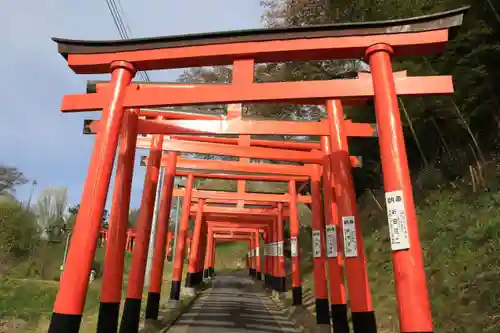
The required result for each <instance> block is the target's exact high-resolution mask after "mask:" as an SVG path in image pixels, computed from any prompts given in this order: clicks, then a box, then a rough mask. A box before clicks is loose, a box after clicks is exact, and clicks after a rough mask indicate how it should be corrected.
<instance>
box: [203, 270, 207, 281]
mask: <svg viewBox="0 0 500 333" xmlns="http://www.w3.org/2000/svg"><path fill="white" fill-rule="evenodd" d="M203 277H204V278H205V279H207V278H208V268H207V269H205V270H203Z"/></svg>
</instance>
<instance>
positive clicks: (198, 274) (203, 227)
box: [195, 219, 208, 285]
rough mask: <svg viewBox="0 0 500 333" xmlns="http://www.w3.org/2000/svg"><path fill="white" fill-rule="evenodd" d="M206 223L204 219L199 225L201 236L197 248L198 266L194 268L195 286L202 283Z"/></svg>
mask: <svg viewBox="0 0 500 333" xmlns="http://www.w3.org/2000/svg"><path fill="white" fill-rule="evenodd" d="M207 230H208V227H207V223H206V221H205V219H203V221H202V223H201V236H200V245H199V246H198V258H199V259H198V265H197V268H196V279H195V284H196V285H199V284H200V283H202V282H203V267H205V250H206V247H207Z"/></svg>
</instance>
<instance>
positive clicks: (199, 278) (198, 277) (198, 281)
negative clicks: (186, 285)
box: [195, 270, 203, 286]
mask: <svg viewBox="0 0 500 333" xmlns="http://www.w3.org/2000/svg"><path fill="white" fill-rule="evenodd" d="M202 282H203V270H201V271H199V272H196V280H195V285H197V286H198V285H200V284H201V283H202Z"/></svg>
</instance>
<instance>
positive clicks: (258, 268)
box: [254, 231, 262, 281]
mask: <svg viewBox="0 0 500 333" xmlns="http://www.w3.org/2000/svg"><path fill="white" fill-rule="evenodd" d="M260 251H261V250H260V231H258V232H256V233H255V251H254V254H255V264H256V266H255V270H256V273H255V277H256V279H257V280H258V281H261V280H262V268H261V261H260V260H261V258H260Z"/></svg>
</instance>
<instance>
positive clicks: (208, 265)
mask: <svg viewBox="0 0 500 333" xmlns="http://www.w3.org/2000/svg"><path fill="white" fill-rule="evenodd" d="M213 246H214V234H213V232H212V230H208V233H207V246H206V249H205V270H204V272H203V276H204V277H205V278H207V279H208V278H211V277H212V275H211V269H212V247H213Z"/></svg>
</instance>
